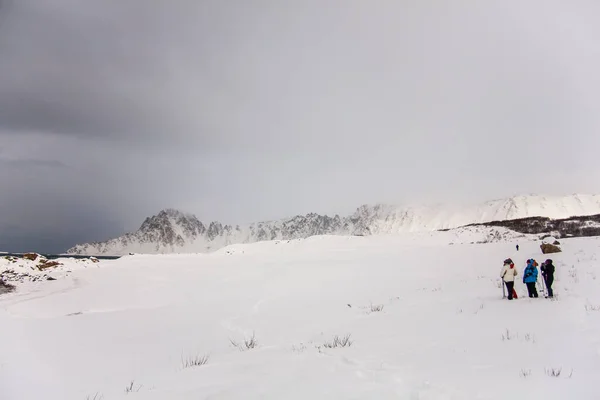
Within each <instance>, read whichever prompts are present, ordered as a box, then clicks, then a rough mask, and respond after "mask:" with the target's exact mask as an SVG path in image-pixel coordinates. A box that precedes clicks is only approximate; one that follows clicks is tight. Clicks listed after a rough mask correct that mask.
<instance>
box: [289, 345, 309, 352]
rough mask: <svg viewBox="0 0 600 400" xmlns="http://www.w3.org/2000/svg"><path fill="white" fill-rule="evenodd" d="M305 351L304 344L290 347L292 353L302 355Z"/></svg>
mask: <svg viewBox="0 0 600 400" xmlns="http://www.w3.org/2000/svg"><path fill="white" fill-rule="evenodd" d="M305 350H306V345H305V344H304V343H300V344H299V345H292V351H293V352H294V353H297V354H300V353H304V351H305Z"/></svg>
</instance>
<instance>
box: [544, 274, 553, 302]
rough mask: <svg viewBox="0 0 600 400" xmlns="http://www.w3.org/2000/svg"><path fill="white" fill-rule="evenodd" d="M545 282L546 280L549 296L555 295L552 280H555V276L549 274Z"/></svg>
mask: <svg viewBox="0 0 600 400" xmlns="http://www.w3.org/2000/svg"><path fill="white" fill-rule="evenodd" d="M544 282H546V288H548V297H554V293H552V282H554V277H553V276H548V277H546V278H544Z"/></svg>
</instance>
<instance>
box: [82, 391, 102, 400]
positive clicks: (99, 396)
mask: <svg viewBox="0 0 600 400" xmlns="http://www.w3.org/2000/svg"><path fill="white" fill-rule="evenodd" d="M103 398H104V395H102V393H96V394H95V395H93V396H92V395H91V394H90V395H89V396H87V397H86V398H85V400H102V399H103Z"/></svg>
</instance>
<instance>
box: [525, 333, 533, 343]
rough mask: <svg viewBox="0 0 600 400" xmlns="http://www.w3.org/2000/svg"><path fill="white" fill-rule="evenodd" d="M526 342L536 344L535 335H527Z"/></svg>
mask: <svg viewBox="0 0 600 400" xmlns="http://www.w3.org/2000/svg"><path fill="white" fill-rule="evenodd" d="M525 341H526V342H531V343H535V335H532V334H531V333H526V334H525Z"/></svg>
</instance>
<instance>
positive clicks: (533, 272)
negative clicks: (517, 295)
mask: <svg viewBox="0 0 600 400" xmlns="http://www.w3.org/2000/svg"><path fill="white" fill-rule="evenodd" d="M537 277H538V270H537V262H536V261H535V260H534V259H529V260H527V266H526V267H525V271H524V272H523V283H524V284H525V285H527V291H528V292H529V297H538V292H537V289H536V287H535V284H536V282H537Z"/></svg>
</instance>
